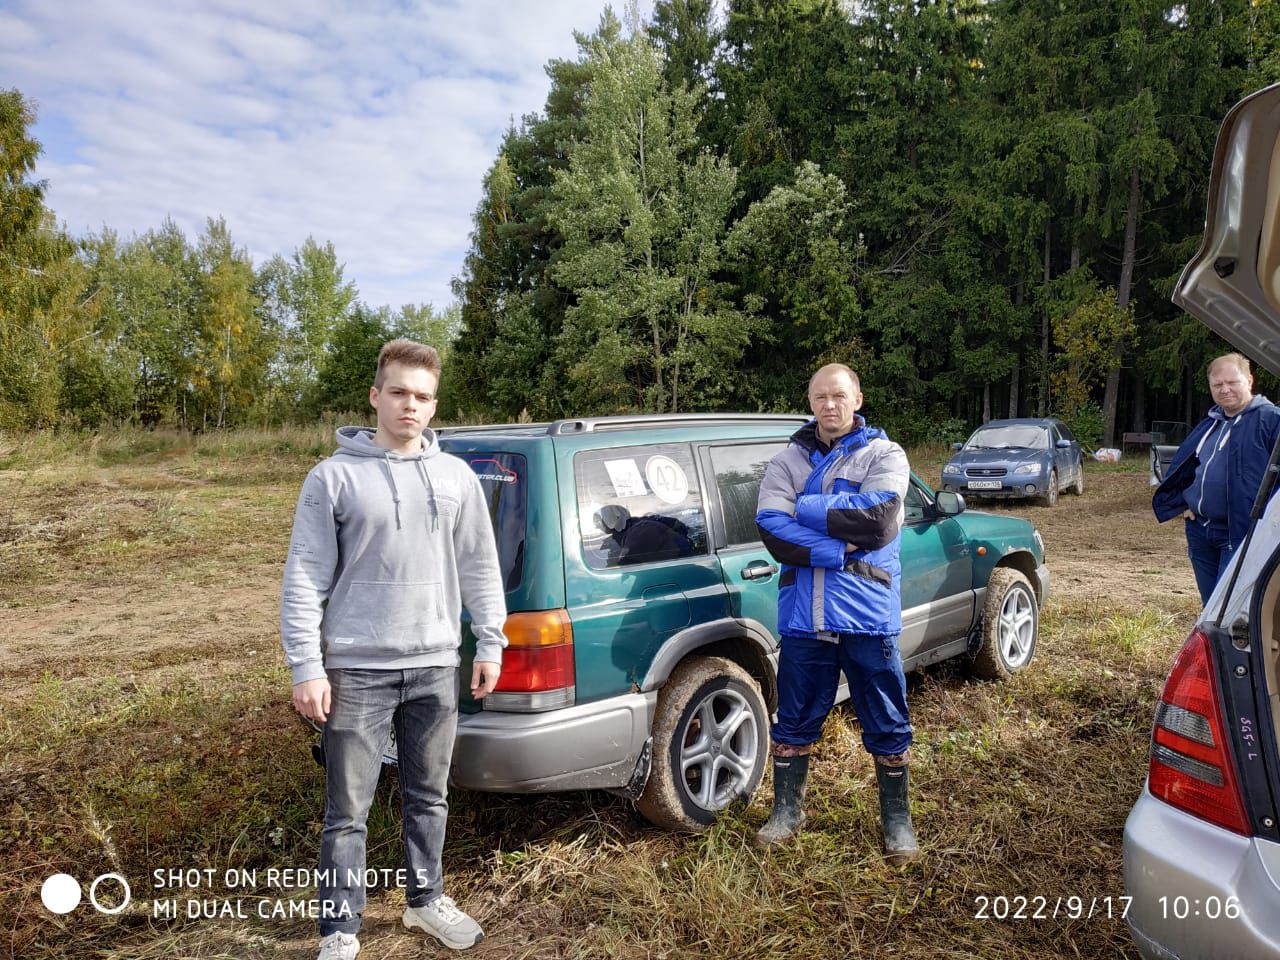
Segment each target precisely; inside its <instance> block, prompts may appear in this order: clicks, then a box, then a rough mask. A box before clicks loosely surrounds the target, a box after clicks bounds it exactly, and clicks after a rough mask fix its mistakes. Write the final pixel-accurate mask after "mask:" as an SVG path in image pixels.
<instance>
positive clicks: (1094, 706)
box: [0, 428, 1198, 960]
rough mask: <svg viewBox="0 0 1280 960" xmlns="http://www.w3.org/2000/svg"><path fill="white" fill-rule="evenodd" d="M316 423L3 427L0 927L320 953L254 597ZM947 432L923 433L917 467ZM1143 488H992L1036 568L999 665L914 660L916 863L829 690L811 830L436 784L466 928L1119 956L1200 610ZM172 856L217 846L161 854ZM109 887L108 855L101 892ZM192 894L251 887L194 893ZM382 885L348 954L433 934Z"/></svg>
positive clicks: (277, 699)
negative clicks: (1136, 848) (881, 841)
mask: <svg viewBox="0 0 1280 960" xmlns="http://www.w3.org/2000/svg"><path fill="white" fill-rule="evenodd" d="M330 446H331V443H330V439H329V436H328V431H326V430H322V429H321V428H316V429H315V430H307V431H302V430H297V431H292V432H279V433H232V434H227V435H223V436H206V437H201V438H197V439H192V438H190V437H184V436H178V435H165V434H143V433H131V434H121V435H118V436H107V437H102V438H96V439H92V440H90V439H86V438H83V437H75V436H67V437H60V436H50V435H45V436H36V437H24V438H16V437H7V438H6V437H0V811H3V817H2V818H0V873H2V877H3V879H2V880H0V957H2V956H12V957H18V958H24V960H26V958H31V960H45V958H50V960H52V958H90V957H92V958H102V960H125V958H130V960H133V958H162V957H163V958H185V957H192V958H196V957H199V958H214V957H226V958H236V960H246V958H250V960H256V958H266V957H273V958H277V957H278V958H288V960H303V958H308V960H309V958H310V957H312V956H313V955H314V932H313V924H312V923H311V921H309V920H307V919H305V918H302V917H298V916H296V915H295V916H293V917H290V916H288V914H289V913H290V912H292V911H296V910H298V909H300V908H301V907H303V906H304V905H305V901H306V897H307V894H308V890H307V889H306V888H305V886H301V887H300V886H297V885H295V884H292V883H289V882H288V880H287V878H280V877H279V876H278V875H275V876H273V875H269V874H268V873H267V871H268V870H269V869H271V868H276V869H278V870H279V869H287V868H302V869H310V868H314V866H315V859H316V852H317V847H318V830H319V825H320V824H319V821H320V818H321V814H322V812H321V797H322V793H323V782H322V778H321V772H320V770H319V768H317V767H316V766H315V765H314V764H313V763H312V761H311V759H310V756H309V754H308V749H307V747H308V743H309V736H308V734H307V732H306V731H305V730H304V729H303V727H302V725H301V724H300V723H299V722H298V720H297V719H296V718H295V716H294V714H293V712H292V710H291V708H290V706H289V704H288V675H287V673H286V671H285V670H284V668H283V665H282V658H281V655H280V651H279V643H278V640H277V635H276V615H277V604H278V600H279V581H280V573H281V570H282V565H283V558H284V553H285V546H286V542H287V539H288V535H289V524H290V521H291V519H292V509H293V502H294V498H295V496H296V493H297V489H298V486H299V484H300V482H301V480H302V477H303V475H304V474H305V472H306V470H307V469H308V468H309V466H310V465H311V464H312V463H313V462H315V460H316V458H317V457H319V456H322V455H323V454H325V453H327V452H328V450H329V449H330ZM941 460H942V454H941V453H940V452H939V451H917V452H916V453H915V455H914V458H913V462H914V463H915V466H916V469H917V472H918V473H919V474H920V475H921V476H922V477H923V478H924V479H925V480H927V481H936V480H937V477H938V470H939V466H940V464H941ZM1149 496H1150V490H1149V488H1148V486H1147V483H1146V474H1145V462H1144V461H1143V460H1142V459H1141V458H1139V459H1138V460H1136V461H1134V460H1130V461H1125V462H1122V463H1121V464H1118V465H1115V466H1101V465H1096V464H1089V465H1088V476H1087V490H1086V493H1085V495H1084V496H1083V497H1081V498H1076V497H1063V498H1062V499H1061V500H1060V502H1059V505H1058V506H1057V507H1055V508H1053V509H1045V508H1039V507H1033V506H1025V507H1023V506H1016V507H1005V506H993V507H991V509H994V510H1000V511H1007V512H1011V513H1014V514H1016V515H1018V516H1022V517H1025V518H1027V519H1030V520H1032V521H1034V522H1035V523H1036V524H1037V525H1038V526H1039V527H1040V529H1041V531H1042V533H1043V535H1044V539H1045V542H1046V545H1047V551H1048V559H1049V564H1050V567H1051V569H1052V571H1053V576H1054V580H1053V596H1052V599H1051V600H1050V602H1049V603H1048V604H1047V606H1046V607H1045V609H1044V610H1043V612H1042V623H1041V636H1040V647H1039V651H1038V655H1037V658H1036V660H1035V662H1034V664H1033V665H1032V667H1031V668H1030V669H1029V670H1027V671H1025V672H1023V673H1022V674H1020V675H1018V676H1017V677H1015V678H1014V679H1013V681H1011V682H1009V683H1006V684H989V683H981V682H976V681H973V680H971V679H969V678H968V677H967V676H966V675H965V673H964V671H963V669H962V668H961V667H960V666H959V665H956V664H950V665H942V666H940V667H938V668H932V669H930V670H928V671H926V672H924V673H923V674H917V675H914V676H913V677H912V678H911V681H910V691H909V698H910V702H911V707H912V711H913V720H914V722H915V725H916V746H915V748H914V760H915V762H914V766H913V771H912V772H913V777H914V785H915V813H916V825H917V830H918V833H919V835H920V839H921V842H922V844H923V846H924V848H925V853H926V856H925V858H924V859H923V860H922V861H921V862H919V863H918V864H915V865H913V866H911V867H910V868H908V869H906V870H905V871H901V872H899V871H896V870H893V869H890V868H888V867H886V866H885V865H884V864H883V863H882V862H881V859H880V856H879V853H878V839H877V833H876V826H877V825H876V820H875V782H874V772H873V770H872V768H871V765H870V761H869V759H868V758H867V756H866V755H865V754H864V753H863V752H862V750H861V748H860V746H859V742H858V736H857V725H856V722H855V721H854V719H853V717H852V715H851V714H850V713H849V712H848V711H846V710H842V709H838V710H837V711H836V713H835V714H834V715H833V717H832V718H831V720H830V721H829V723H828V725H827V728H826V731H825V733H824V737H823V741H822V743H821V745H820V748H819V752H818V754H817V756H816V758H815V762H814V780H813V783H812V785H811V788H810V793H809V799H808V804H807V809H808V812H809V821H808V825H807V830H806V832H805V833H804V835H803V837H802V838H801V839H800V840H799V841H798V842H797V843H795V844H794V845H793V846H791V847H789V848H788V849H786V850H784V851H782V852H779V853H773V854H769V855H765V854H762V853H761V852H759V851H757V850H756V849H755V848H754V847H753V846H752V844H751V842H750V840H751V836H752V834H753V833H754V831H755V829H756V828H757V827H758V826H759V825H760V823H761V822H762V821H763V820H764V818H765V817H766V815H767V812H768V785H767V783H766V785H765V787H764V788H762V790H761V791H760V792H759V793H758V794H757V796H756V798H755V799H754V800H753V801H752V802H751V803H750V805H747V806H745V807H743V808H740V809H736V810H733V811H730V814H729V815H728V816H726V817H724V818H723V820H722V821H721V822H720V823H719V824H718V825H717V826H716V827H715V828H714V829H713V830H711V831H710V832H709V833H707V834H706V835H703V836H699V837H692V838H690V837H675V836H671V835H668V834H664V833H662V832H660V831H658V830H656V829H653V828H651V827H649V826H647V825H646V824H645V823H644V822H643V821H642V820H640V819H639V818H638V817H637V815H636V814H635V813H634V812H633V811H632V810H631V808H630V806H629V804H628V803H626V802H624V801H622V800H620V799H616V798H614V797H612V796H609V795H606V794H603V793H596V794H585V795H565V796H551V797H540V798H537V797H509V796H508V797H504V796H492V795H481V794H471V793H458V794H456V795H455V796H454V797H453V806H452V816H451V820H450V840H449V845H448V847H447V850H446V871H447V874H448V877H449V880H450V883H451V892H452V893H453V894H454V895H455V897H456V898H457V899H458V901H459V903H460V904H462V905H463V906H464V907H466V908H467V909H469V910H470V911H471V912H472V913H473V914H474V915H475V916H476V917H477V918H478V919H479V920H480V921H481V923H482V924H483V925H484V927H485V929H486V932H487V934H488V937H487V939H486V940H485V941H484V942H483V943H482V944H481V945H480V946H479V947H478V948H477V949H476V950H475V951H474V952H473V955H474V956H476V957H477V958H482V960H483V958H547V960H550V958H587V957H622V958H636V960H639V958H655V960H661V958H672V960H674V958H680V957H708V958H748V957H749V958H777V957H791V956H795V957H833V958H835V957H846V956H856V957H863V958H871V957H920V958H934V957H937V958H956V960H960V958H982V960H1005V958H1008V960H1014V958H1026V960H1030V958H1050V957H1053V958H1058V957H1064V956H1066V957H1082V958H1089V960H1094V958H1106V957H1135V956H1136V953H1135V952H1134V950H1133V948H1132V947H1131V946H1130V945H1129V942H1128V938H1127V934H1126V930H1125V927H1124V924H1123V922H1122V921H1121V920H1120V919H1119V914H1120V912H1121V910H1122V909H1123V903H1122V901H1121V900H1120V899H1119V898H1120V897H1121V895H1122V894H1123V892H1124V891H1123V887H1122V877H1121V864H1120V844H1121V832H1122V829H1123V825H1124V818H1125V816H1126V814H1127V811H1128V808H1129V806H1130V804H1131V803H1132V802H1133V799H1134V797H1135V796H1136V794H1137V792H1138V790H1139V789H1140V788H1141V784H1142V778H1143V776H1144V773H1145V769H1146V752H1147V735H1148V729H1149V726H1150V722H1151V717H1152V713H1153V709H1154V703H1155V700H1156V697H1157V696H1158V694H1159V691H1160V687H1161V684H1162V682H1163V678H1164V674H1165V671H1166V670H1167V668H1168V666H1169V663H1170V661H1171V660H1172V657H1173V655H1174V653H1175V652H1176V650H1177V649H1178V647H1179V645H1180V644H1181V642H1182V639H1183V638H1184V636H1185V634H1186V631H1187V629H1188V628H1189V626H1190V624H1191V622H1192V621H1193V619H1194V616H1195V614H1196V611H1197V609H1198V603H1197V601H1196V595H1195V591H1194V587H1193V585H1192V578H1191V573H1190V569H1189V567H1188V565H1187V562H1186V560H1185V558H1184V556H1183V554H1182V543H1181V539H1180V531H1179V530H1178V529H1176V528H1165V527H1159V526H1157V525H1156V524H1155V522H1154V520H1153V519H1152V517H1151V514H1150V510H1149ZM983 508H984V509H985V507H983ZM396 789H397V788H396V783H395V779H394V777H393V776H390V777H388V778H387V779H386V781H385V782H384V785H383V787H382V788H381V789H380V791H379V795H378V798H377V800H376V802H375V809H374V811H373V814H372V816H371V821H370V853H369V866H370V868H373V869H376V870H379V871H383V870H394V869H395V868H397V867H399V866H400V863H399V852H398V851H399V846H398V829H399V826H398V815H397V813H396V809H397V807H396V805H397V797H396ZM192 870H197V871H210V872H208V873H199V874H190V873H188V874H187V875H186V876H183V877H180V878H174V877H171V876H170V875H169V873H170V871H192ZM157 871H159V872H160V881H159V886H158V887H157V874H156V872H157ZM227 871H231V874H232V876H231V877H230V878H228V876H227ZM56 872H66V873H70V874H72V875H73V876H75V877H77V878H78V879H79V880H80V882H81V883H82V885H84V887H85V888H86V895H87V892H88V885H89V883H90V882H91V881H92V880H93V878H95V877H98V876H100V875H102V874H106V873H119V874H121V875H122V876H124V877H125V878H127V880H128V882H129V884H130V887H131V890H132V902H131V903H129V904H128V906H127V907H126V908H125V909H124V910H122V911H121V912H120V913H118V914H115V915H106V914H102V913H99V912H98V911H96V910H94V909H93V908H92V907H90V906H89V905H88V903H85V904H83V905H81V906H80V907H79V908H78V909H76V910H75V911H74V912H72V913H69V914H67V915H66V916H61V917H60V916H55V915H53V914H50V913H49V912H48V911H46V910H45V909H44V907H43V906H42V905H41V900H40V886H41V883H42V882H43V881H44V879H45V878H46V877H48V876H49V875H51V874H53V873H56ZM251 872H254V873H256V876H248V875H247V874H249V873H251ZM208 878H211V879H208ZM237 878H239V879H243V880H245V881H252V882H251V883H250V882H246V883H245V884H244V885H243V886H241V885H238V884H231V883H229V882H228V879H230V880H235V879H237ZM120 894H121V887H120V886H119V884H118V883H115V882H114V881H107V882H105V883H104V884H103V885H102V886H101V887H100V888H99V891H98V899H99V902H100V903H101V904H102V905H103V906H105V907H108V908H110V907H111V906H112V905H113V904H118V903H119V902H120ZM1072 896H1074V897H1078V898H1080V902H1081V906H1080V909H1079V910H1076V911H1074V912H1077V913H1079V912H1085V911H1088V910H1089V908H1090V907H1091V906H1092V909H1093V916H1092V917H1087V916H1081V917H1080V918H1079V919H1072V918H1070V917H1068V916H1064V915H1063V914H1064V912H1065V911H1066V909H1067V907H1066V906H1063V907H1061V908H1060V909H1059V916H1058V917H1057V918H1056V919H1055V918H1053V917H1051V916H1050V917H1043V918H1034V917H1030V916H1028V917H1027V918H1026V919H1011V918H1009V919H997V918H996V917H995V916H994V915H993V914H994V913H995V912H996V910H994V909H988V910H987V911H985V914H986V915H984V916H980V915H979V914H980V913H983V912H984V911H982V910H981V907H982V905H983V903H984V898H985V902H987V903H988V904H992V903H994V902H995V901H994V898H997V897H1005V898H1009V899H1010V900H1012V899H1013V898H1015V897H1024V898H1027V900H1028V901H1030V903H1029V905H1028V907H1027V908H1026V911H1025V912H1026V913H1027V914H1032V913H1034V912H1035V908H1036V905H1037V901H1035V900H1034V898H1036V897H1043V898H1047V903H1048V905H1049V907H1048V909H1049V910H1052V908H1053V905H1054V904H1055V902H1056V900H1057V898H1059V897H1062V898H1066V897H1072ZM1105 898H1111V900H1110V903H1109V904H1108V902H1107V900H1106V899H1105ZM155 901H161V902H164V901H176V907H177V913H178V916H177V918H176V919H165V918H163V917H161V916H157V915H156V914H157V908H156V906H155V904H154V902H155ZM188 901H195V902H196V907H195V912H197V913H202V912H203V911H206V910H211V911H212V912H215V913H225V912H227V911H231V912H232V913H239V914H242V916H239V915H230V916H226V915H224V916H218V917H216V918H212V919H210V918H207V917H204V916H198V917H192V918H188V917H187V916H186V914H187V911H188V909H189V904H188ZM402 904H403V896H402V894H401V892H400V891H399V890H398V889H396V887H395V886H394V884H391V885H390V886H389V887H388V888H387V889H384V890H379V891H376V892H375V893H374V894H373V898H372V901H371V907H370V910H369V913H368V916H367V922H366V928H365V931H364V933H362V935H361V939H362V942H363V943H364V951H363V952H362V954H361V956H362V957H367V958H369V960H390V958H405V957H420V956H436V955H443V954H445V953H446V951H444V950H443V949H442V948H441V949H436V948H433V947H428V946H424V945H423V942H422V941H421V940H420V939H417V938H416V937H411V936H409V935H407V934H404V933H402V932H401V931H400V930H399V929H398V917H399V908H400V907H401V906H402ZM1015 905H1016V902H1015ZM260 912H264V913H267V914H268V916H266V917H263V916H260V915H259V913H260ZM273 912H274V913H276V915H275V916H271V915H270V914H272V913H273ZM281 913H283V914H285V915H284V916H281V915H279V914H281ZM1108 913H1110V914H1111V915H1110V916H1108Z"/></svg>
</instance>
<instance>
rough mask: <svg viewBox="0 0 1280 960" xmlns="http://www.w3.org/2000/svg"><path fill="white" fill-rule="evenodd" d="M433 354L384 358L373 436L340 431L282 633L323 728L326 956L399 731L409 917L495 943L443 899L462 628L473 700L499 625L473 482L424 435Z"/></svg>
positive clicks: (306, 710)
mask: <svg viewBox="0 0 1280 960" xmlns="http://www.w3.org/2000/svg"><path fill="white" fill-rule="evenodd" d="M439 380H440V356H439V354H438V353H436V351H435V350H434V349H432V348H431V347H428V346H424V345H422V344H419V343H413V342H411V341H408V340H393V341H391V342H390V343H388V344H386V345H385V346H384V347H383V348H382V351H381V353H380V354H379V355H378V370H377V376H376V378H375V380H374V383H373V386H372V387H371V388H370V390H369V403H370V404H372V405H373V407H374V408H375V410H376V411H377V415H378V426H377V429H376V430H369V429H366V428H363V427H342V428H341V429H339V430H338V447H339V449H338V451H337V452H336V453H334V454H333V456H331V457H329V459H327V460H325V461H324V462H323V463H321V464H319V465H318V466H316V467H315V468H314V469H313V470H312V471H311V472H310V473H309V474H308V475H307V479H306V481H305V482H304V483H303V485H302V493H301V495H300V496H299V498H298V507H297V512H296V513H295V515H294V521H293V537H292V540H291V541H290V544H289V557H288V560H287V562H286V564H285V572H284V590H283V594H282V597H281V604H280V632H281V636H282V638H283V642H284V650H285V659H286V661H287V662H288V664H289V668H290V669H291V670H292V672H293V705H294V707H295V708H296V709H297V711H298V712H299V713H300V714H302V715H303V716H304V717H307V718H308V719H311V720H314V721H315V722H316V723H319V724H323V731H324V734H323V737H324V753H325V759H326V763H325V816H324V833H323V835H322V838H321V842H320V871H319V875H320V880H319V883H318V887H319V889H318V895H319V901H320V904H319V905H320V912H321V917H320V937H321V939H320V953H319V957H318V960H354V958H355V956H356V954H357V953H359V951H360V942H359V940H357V939H356V933H357V932H358V931H359V929H360V922H361V918H362V915H363V913H364V907H365V836H366V827H365V821H366V818H367V816H368V813H369V807H370V805H371V804H372V802H373V795H374V791H375V789H376V788H377V784H378V774H379V771H380V769H381V757H382V750H383V748H384V746H385V745H386V743H387V739H388V735H389V733H390V732H391V730H392V728H393V727H394V729H395V734H396V745H397V749H398V756H399V773H400V789H401V793H402V795H403V803H402V806H403V811H402V815H403V826H402V830H403V837H404V874H403V881H404V885H405V897H406V900H407V902H408V906H407V907H406V909H405V911H404V916H403V918H402V919H403V922H404V925H405V926H406V927H407V928H409V929H410V930H417V931H421V932H423V933H427V934H429V935H431V936H433V937H435V938H436V939H438V940H439V941H440V942H441V943H443V944H444V945H445V946H448V947H451V948H453V949H455V950H462V949H466V948H467V947H471V946H474V945H475V944H476V943H478V942H479V941H480V940H481V938H482V937H483V936H484V934H483V933H482V931H481V930H480V927H479V925H478V924H477V923H476V922H475V921H474V920H472V919H471V918H470V917H469V916H467V915H466V914H465V913H463V912H462V911H461V910H459V909H458V907H457V905H456V904H455V903H454V902H453V900H452V899H451V898H450V897H447V896H445V895H444V884H443V878H442V876H441V862H440V859H441V851H442V849H443V847H444V833H445V821H446V818H447V816H448V810H449V806H448V801H447V799H446V788H447V782H448V777H449V762H450V759H451V756H452V753H453V742H454V737H455V734H456V732H457V721H458V665H459V662H460V659H459V656H458V646H459V642H460V625H459V615H460V613H461V611H462V607H463V606H465V607H466V608H467V610H468V611H469V612H470V614H471V619H472V623H471V630H472V632H473V633H474V634H475V637H476V655H475V666H474V668H473V670H472V674H471V693H472V695H473V696H474V697H476V698H477V699H480V698H482V697H484V696H485V695H486V694H488V693H489V692H490V691H491V690H493V688H494V686H495V685H496V684H497V682H498V674H499V671H500V669H501V666H500V665H501V662H502V649H503V647H504V646H506V638H505V637H504V635H503V633H502V625H503V623H504V621H505V620H506V607H505V601H504V597H503V589H502V580H501V576H500V574H499V568H498V552H497V547H496V546H495V543H494V537H493V527H492V525H491V523H490V520H489V511H488V507H487V504H486V502H485V499H484V494H483V492H482V490H481V487H480V482H479V480H477V479H476V476H475V474H474V473H472V471H471V469H470V468H469V467H468V466H467V465H466V464H465V463H464V462H463V461H461V460H459V459H457V458H456V457H452V456H450V455H449V454H447V453H442V452H441V450H440V446H439V443H438V442H437V440H436V435H435V432H434V431H432V430H431V429H429V427H428V424H429V423H430V422H431V417H432V415H433V414H434V413H435V409H436V387H437V385H438V384H439Z"/></svg>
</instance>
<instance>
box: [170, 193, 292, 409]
mask: <svg viewBox="0 0 1280 960" xmlns="http://www.w3.org/2000/svg"><path fill="white" fill-rule="evenodd" d="M196 261H197V263H198V264H199V266H200V286H199V294H200V302H199V307H198V310H197V312H196V320H197V326H196V331H195V332H196V338H195V343H194V350H193V353H192V356H191V369H192V371H193V374H192V378H191V389H192V393H193V399H194V401H195V404H196V407H197V409H198V410H199V416H200V426H201V428H207V427H209V426H214V427H218V428H221V427H224V426H227V425H228V424H229V423H230V422H232V421H235V420H243V419H245V418H246V416H247V414H248V412H249V408H250V407H251V406H252V405H253V403H254V401H255V400H256V399H257V397H258V395H259V394H260V392H261V391H262V389H263V386H264V375H265V373H266V366H267V360H268V358H269V357H270V355H271V352H272V349H273V347H274V344H271V343H270V342H269V339H268V337H267V336H266V335H265V334H264V331H263V329H262V324H261V318H260V317H259V315H258V312H257V307H258V301H257V297H256V296H255V294H254V291H253V287H254V273H253V262H252V261H251V260H250V259H249V256H248V254H247V253H245V251H244V250H243V249H242V248H238V247H236V246H235V244H234V242H233V241H232V239H231V232H230V231H229V230H228V229H227V225H226V222H225V221H224V220H222V219H221V218H218V219H216V220H214V219H212V218H210V219H209V220H208V221H207V224H206V227H205V233H204V234H203V235H202V236H201V237H200V240H199V243H198V244H197V247H196Z"/></svg>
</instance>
